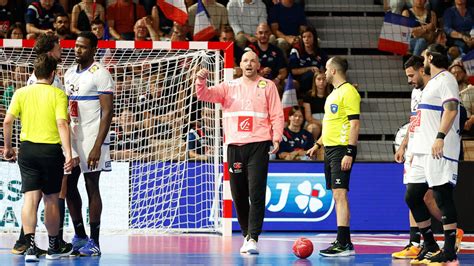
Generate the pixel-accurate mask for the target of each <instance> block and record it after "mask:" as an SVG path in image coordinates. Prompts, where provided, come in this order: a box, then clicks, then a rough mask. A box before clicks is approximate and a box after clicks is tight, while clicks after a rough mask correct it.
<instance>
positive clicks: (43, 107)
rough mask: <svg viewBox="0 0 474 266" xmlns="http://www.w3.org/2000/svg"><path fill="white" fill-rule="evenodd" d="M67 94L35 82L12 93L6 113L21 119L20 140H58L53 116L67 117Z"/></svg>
mask: <svg viewBox="0 0 474 266" xmlns="http://www.w3.org/2000/svg"><path fill="white" fill-rule="evenodd" d="M67 105H68V101H67V96H66V93H64V91H62V90H60V89H58V88H56V87H53V86H51V85H47V84H41V83H36V84H33V85H30V86H26V87H23V88H21V89H18V90H17V91H16V92H15V94H13V98H12V102H11V104H10V106H9V108H8V111H7V112H8V113H9V114H11V115H13V116H15V117H19V118H20V120H21V134H20V140H21V141H30V142H34V143H46V144H58V143H61V138H60V137H59V131H58V126H57V124H56V120H57V119H64V120H67V115H68V114H67Z"/></svg>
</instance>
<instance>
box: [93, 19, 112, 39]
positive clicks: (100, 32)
mask: <svg viewBox="0 0 474 266" xmlns="http://www.w3.org/2000/svg"><path fill="white" fill-rule="evenodd" d="M91 31H92V33H94V35H95V36H96V37H97V39H98V40H108V39H109V38H108V36H105V22H104V21H103V20H100V19H95V20H93V21H92V22H91Z"/></svg>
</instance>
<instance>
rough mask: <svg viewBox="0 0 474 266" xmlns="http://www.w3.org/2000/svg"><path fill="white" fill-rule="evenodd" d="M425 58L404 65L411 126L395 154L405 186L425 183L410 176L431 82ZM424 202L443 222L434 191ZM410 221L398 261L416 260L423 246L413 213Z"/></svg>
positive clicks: (427, 195)
mask: <svg viewBox="0 0 474 266" xmlns="http://www.w3.org/2000/svg"><path fill="white" fill-rule="evenodd" d="M423 61H424V59H423V57H421V56H416V55H414V56H411V57H410V58H409V59H408V60H407V61H406V62H405V64H404V68H405V74H406V76H407V78H408V84H410V85H412V86H413V90H412V92H411V103H410V124H409V126H408V128H407V132H406V134H405V138H404V139H403V141H402V143H401V144H400V147H399V148H398V150H397V152H396V153H395V156H394V158H395V161H396V162H397V163H404V169H403V170H404V172H403V184H405V185H408V184H409V183H412V184H413V183H414V184H418V183H425V182H426V181H425V179H424V178H420V177H415V178H413V177H412V176H410V175H409V172H410V169H411V162H412V158H413V153H412V151H411V147H412V146H413V131H414V126H413V125H414V122H415V121H416V110H417V109H418V104H419V103H420V101H421V94H422V91H423V88H424V87H425V85H426V83H428V81H429V80H430V76H428V75H425V71H424V67H423ZM424 201H425V204H426V206H427V207H428V209H429V211H430V213H431V214H432V215H433V216H434V217H436V219H438V220H441V212H440V210H439V209H438V206H437V205H436V202H435V200H434V198H433V191H432V190H431V189H428V191H427V192H426V194H425V197H424ZM409 221H410V240H409V242H408V245H407V246H405V248H403V250H401V251H398V252H394V253H392V257H393V258H396V259H414V258H416V256H418V253H420V250H421V246H420V242H421V234H420V230H419V228H418V226H417V225H416V221H415V219H414V218H413V215H412V213H411V212H410V213H409Z"/></svg>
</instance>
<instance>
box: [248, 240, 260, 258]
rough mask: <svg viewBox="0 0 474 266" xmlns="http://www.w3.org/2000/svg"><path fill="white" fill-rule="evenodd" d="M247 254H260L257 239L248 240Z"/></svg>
mask: <svg viewBox="0 0 474 266" xmlns="http://www.w3.org/2000/svg"><path fill="white" fill-rule="evenodd" d="M246 247H247V254H258V247H257V241H255V239H253V238H250V239H249V240H248V241H247V245H246Z"/></svg>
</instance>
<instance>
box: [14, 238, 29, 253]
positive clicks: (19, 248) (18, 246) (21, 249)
mask: <svg viewBox="0 0 474 266" xmlns="http://www.w3.org/2000/svg"><path fill="white" fill-rule="evenodd" d="M25 251H26V242H24V241H21V240H17V241H16V242H15V245H14V246H13V248H12V250H11V253H12V254H15V255H24V254H25Z"/></svg>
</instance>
